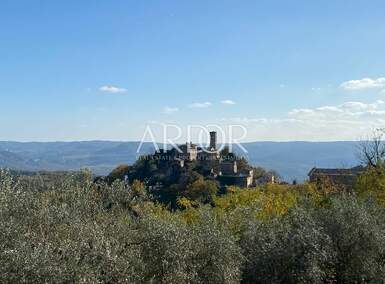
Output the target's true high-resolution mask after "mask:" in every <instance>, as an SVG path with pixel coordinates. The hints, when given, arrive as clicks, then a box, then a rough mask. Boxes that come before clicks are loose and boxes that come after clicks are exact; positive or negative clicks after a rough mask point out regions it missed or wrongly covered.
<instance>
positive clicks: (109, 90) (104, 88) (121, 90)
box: [99, 86, 127, 94]
mask: <svg viewBox="0 0 385 284" xmlns="http://www.w3.org/2000/svg"><path fill="white" fill-rule="evenodd" d="M99 91H101V92H105V93H111V94H118V93H125V92H127V90H126V89H124V88H119V87H115V86H101V87H100V88H99Z"/></svg>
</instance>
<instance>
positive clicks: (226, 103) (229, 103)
mask: <svg viewBox="0 0 385 284" xmlns="http://www.w3.org/2000/svg"><path fill="white" fill-rule="evenodd" d="M221 104H224V105H235V102H234V101H232V100H223V101H221Z"/></svg>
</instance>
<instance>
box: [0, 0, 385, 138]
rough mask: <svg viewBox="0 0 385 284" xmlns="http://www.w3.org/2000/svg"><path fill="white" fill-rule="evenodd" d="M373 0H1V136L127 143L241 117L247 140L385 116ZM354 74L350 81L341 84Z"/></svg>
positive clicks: (363, 126) (378, 16)
mask: <svg viewBox="0 0 385 284" xmlns="http://www.w3.org/2000/svg"><path fill="white" fill-rule="evenodd" d="M384 11H385V2H384V1H358V0H352V1H341V0H340V1H339V0H323V1H320V0H319V1H300V0H296V1H284V0H281V1H274V0H270V1H255V0H253V1H251V0H250V1H249V0H244V1H235V0H232V1H228V0H221V1H200V0H194V1H183V0H175V1H168V0H162V1H159V0H157V1H155V0H154V1H152V0H148V1H147V0H143V1H127V0H126V1H116V0H110V1H98V0H93V1H90V0H89V1H88V0H82V1H74V0H65V1H64V0H62V1H59V0H57V1H52V0H46V1H42V0H36V1H29V0H25V1H20V0H2V1H1V3H0V39H1V44H0V56H1V57H0V58H1V61H0V100H1V105H0V107H1V112H0V119H1V124H0V140H20V141H32V140H33V141H53V140H91V139H103V140H139V139H140V138H141V137H142V134H143V131H144V129H145V127H146V125H149V124H150V125H154V127H156V125H158V126H159V123H175V124H177V125H180V126H182V127H185V126H187V125H189V124H218V125H223V126H225V125H229V124H234V123H236V124H242V125H244V126H245V127H246V128H247V129H248V134H247V137H246V138H245V139H246V140H248V141H257V140H277V141H282V140H352V139H357V138H359V137H360V136H362V135H366V134H367V133H368V132H369V131H370V130H371V129H372V128H375V127H380V126H382V125H385V104H384V103H383V100H384V101H385V91H384V90H385V79H383V78H384V77H385V72H384V71H385V69H384V68H385V56H384V50H385V19H384ZM353 80H354V81H353Z"/></svg>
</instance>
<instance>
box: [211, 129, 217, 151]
mask: <svg viewBox="0 0 385 284" xmlns="http://www.w3.org/2000/svg"><path fill="white" fill-rule="evenodd" d="M216 149H217V133H216V132H215V131H211V132H210V151H214V150H216Z"/></svg>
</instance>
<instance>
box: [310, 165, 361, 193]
mask: <svg viewBox="0 0 385 284" xmlns="http://www.w3.org/2000/svg"><path fill="white" fill-rule="evenodd" d="M365 170H366V168H365V167H363V166H357V167H353V168H350V169H327V168H312V169H311V170H310V172H309V173H308V176H309V181H310V182H313V183H329V184H332V185H336V186H342V187H344V188H348V189H351V188H353V186H354V184H355V182H356V180H357V177H358V176H359V175H360V174H362V173H363V172H364V171H365Z"/></svg>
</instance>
